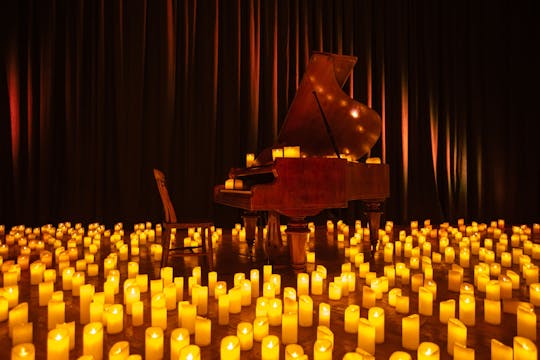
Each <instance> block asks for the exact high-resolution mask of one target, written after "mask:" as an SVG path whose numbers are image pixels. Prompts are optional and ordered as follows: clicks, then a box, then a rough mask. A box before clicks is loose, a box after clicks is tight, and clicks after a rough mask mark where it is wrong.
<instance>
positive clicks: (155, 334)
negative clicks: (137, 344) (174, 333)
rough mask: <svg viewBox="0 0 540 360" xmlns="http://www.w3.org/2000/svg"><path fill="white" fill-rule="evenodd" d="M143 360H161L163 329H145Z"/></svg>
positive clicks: (152, 327) (154, 327)
mask: <svg viewBox="0 0 540 360" xmlns="http://www.w3.org/2000/svg"><path fill="white" fill-rule="evenodd" d="M144 334H145V336H144V339H145V342H144V358H145V360H161V359H162V358H163V343H164V338H163V329H162V328H160V327H156V326H150V327H148V328H146V330H145V332H144Z"/></svg>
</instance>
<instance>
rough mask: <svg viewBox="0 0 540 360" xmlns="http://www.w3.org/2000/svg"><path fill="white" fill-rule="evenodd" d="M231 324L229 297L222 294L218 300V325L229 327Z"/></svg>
mask: <svg viewBox="0 0 540 360" xmlns="http://www.w3.org/2000/svg"><path fill="white" fill-rule="evenodd" d="M228 323H229V295H228V294H222V295H220V296H219V298H218V324H219V325H227V324H228Z"/></svg>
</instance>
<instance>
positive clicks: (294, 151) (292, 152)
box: [283, 146, 300, 158]
mask: <svg viewBox="0 0 540 360" xmlns="http://www.w3.org/2000/svg"><path fill="white" fill-rule="evenodd" d="M283 157H286V158H299V157H300V146H284V147H283Z"/></svg>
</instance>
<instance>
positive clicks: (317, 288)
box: [311, 271, 323, 295]
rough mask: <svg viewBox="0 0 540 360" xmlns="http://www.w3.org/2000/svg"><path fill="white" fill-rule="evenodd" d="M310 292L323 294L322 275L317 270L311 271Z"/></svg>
mask: <svg viewBox="0 0 540 360" xmlns="http://www.w3.org/2000/svg"><path fill="white" fill-rule="evenodd" d="M311 294H312V295H322V294H323V275H322V274H321V273H320V272H319V271H313V272H312V273H311Z"/></svg>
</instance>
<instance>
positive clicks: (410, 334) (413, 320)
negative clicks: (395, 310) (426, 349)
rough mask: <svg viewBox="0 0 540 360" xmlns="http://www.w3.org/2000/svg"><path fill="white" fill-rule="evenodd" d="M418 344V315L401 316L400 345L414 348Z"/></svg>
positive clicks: (410, 348)
mask: <svg viewBox="0 0 540 360" xmlns="http://www.w3.org/2000/svg"><path fill="white" fill-rule="evenodd" d="M419 344H420V316H419V315H418V314H412V315H409V316H405V317H403V318H401V346H403V347H404V348H405V349H407V350H416V349H418V345H419Z"/></svg>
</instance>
